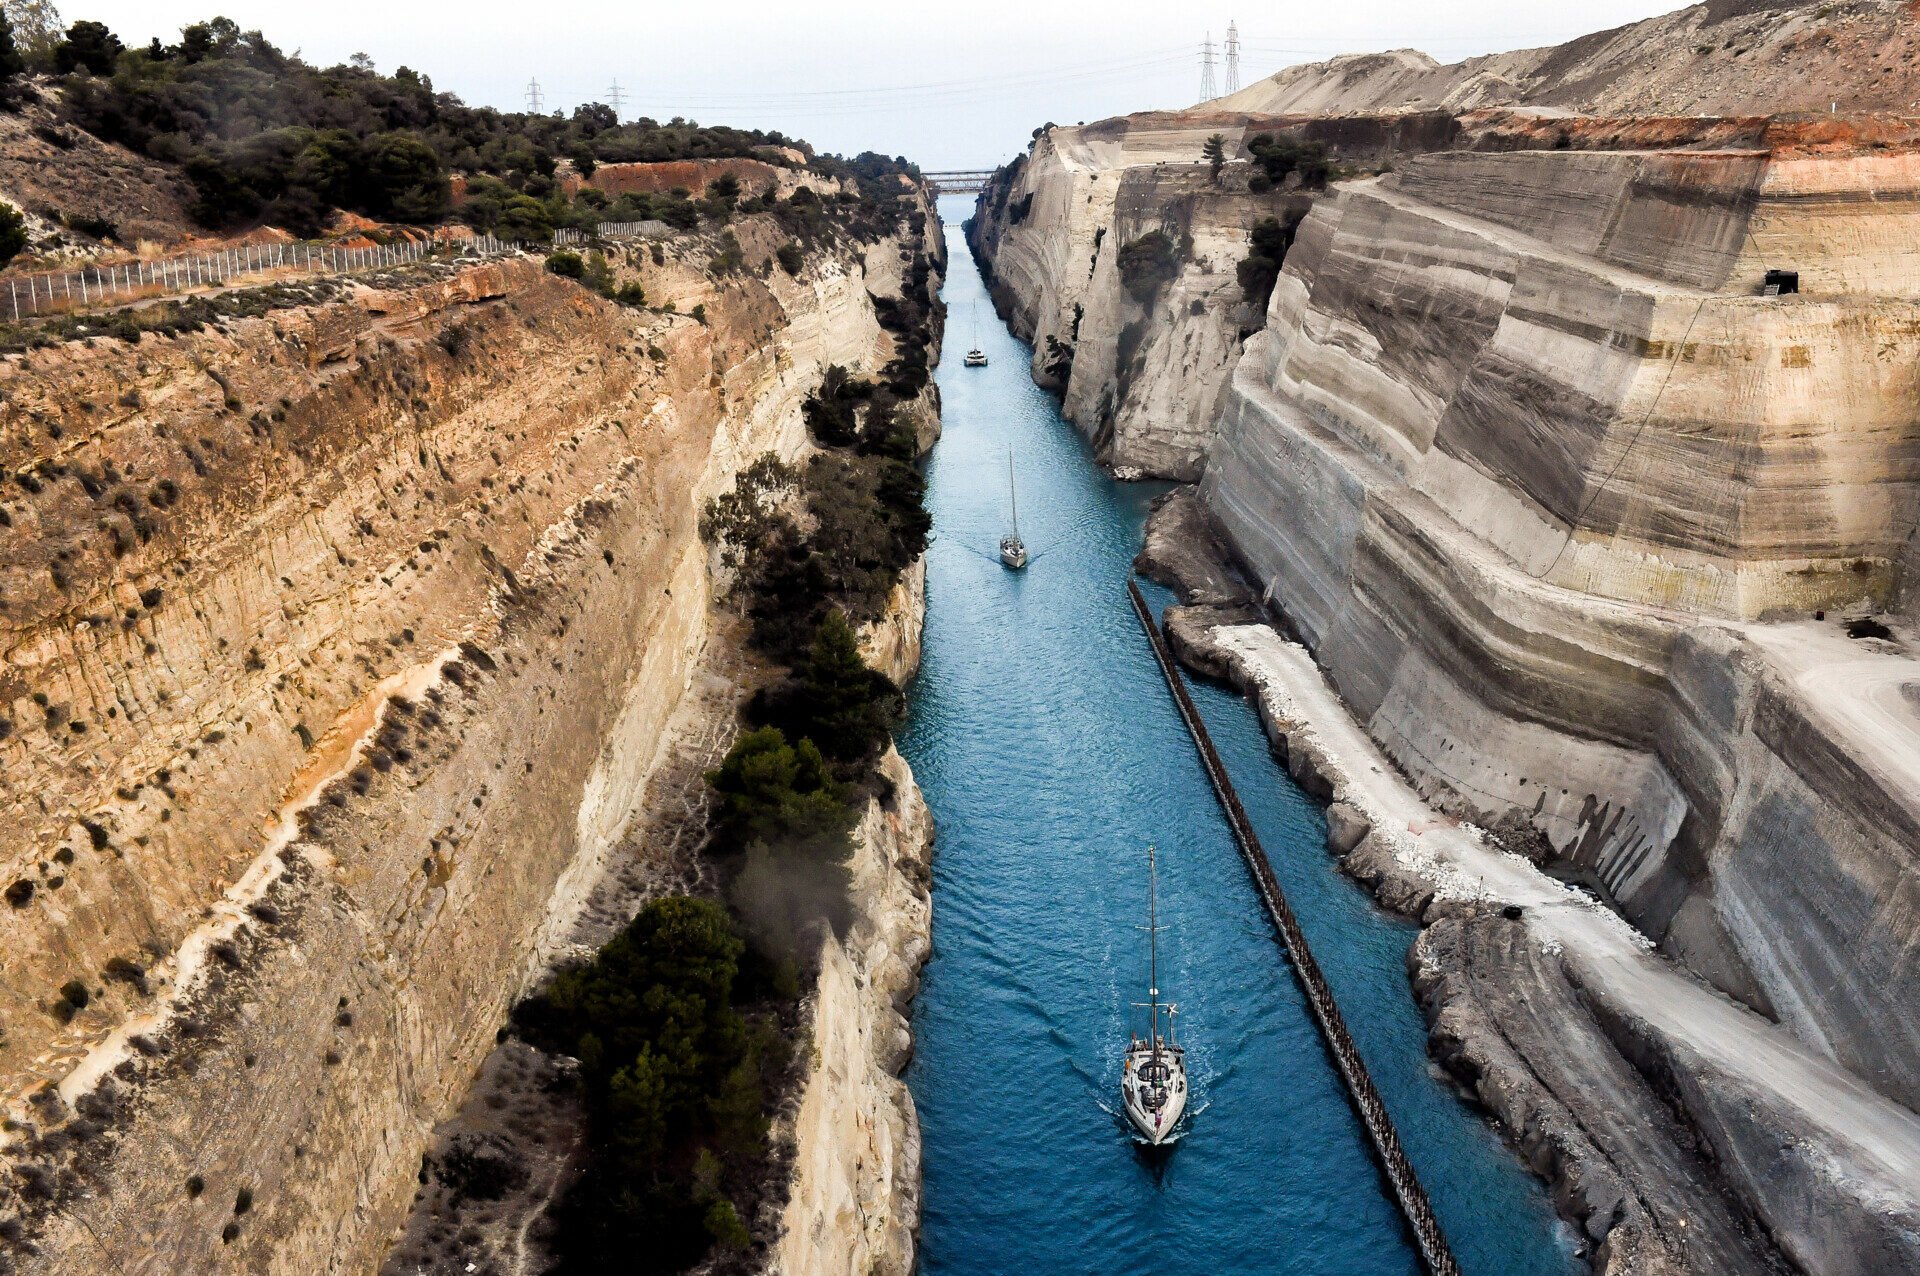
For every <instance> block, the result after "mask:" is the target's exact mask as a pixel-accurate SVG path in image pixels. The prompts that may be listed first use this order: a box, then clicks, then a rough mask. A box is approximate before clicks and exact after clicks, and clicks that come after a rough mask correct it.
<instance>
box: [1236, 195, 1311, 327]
mask: <svg viewBox="0 0 1920 1276" xmlns="http://www.w3.org/2000/svg"><path fill="white" fill-rule="evenodd" d="M1304 216H1305V213H1304V212H1302V211H1301V210H1298V209H1288V210H1287V211H1286V213H1285V215H1284V218H1276V217H1266V218H1262V219H1261V220H1260V221H1259V222H1258V223H1256V224H1255V225H1254V228H1253V234H1252V236H1251V237H1250V240H1249V242H1248V245H1247V255H1246V257H1245V258H1244V259H1242V260H1241V262H1240V264H1239V265H1238V266H1236V267H1235V268H1234V273H1235V274H1236V275H1237V276H1238V277H1239V280H1240V293H1241V295H1242V296H1244V297H1245V298H1246V299H1247V303H1248V304H1249V305H1251V306H1253V307H1255V308H1256V309H1259V310H1265V309H1266V308H1267V302H1268V300H1269V299H1271V298H1272V296H1273V286H1274V284H1275V283H1276V282H1278V281H1279V278H1280V267H1281V266H1282V265H1283V264H1285V262H1286V259H1287V249H1289V248H1291V247H1292V246H1293V237H1294V234H1295V232H1297V231H1298V230H1299V227H1300V221H1301V219H1302V218H1303V217H1304Z"/></svg>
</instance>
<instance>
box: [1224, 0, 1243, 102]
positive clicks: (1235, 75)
mask: <svg viewBox="0 0 1920 1276" xmlns="http://www.w3.org/2000/svg"><path fill="white" fill-rule="evenodd" d="M1239 91H1240V26H1239V24H1238V23H1236V22H1235V21H1234V20H1233V19H1231V18H1229V19H1227V92H1228V93H1238V92H1239Z"/></svg>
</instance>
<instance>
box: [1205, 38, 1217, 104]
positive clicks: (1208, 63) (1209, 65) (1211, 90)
mask: <svg viewBox="0 0 1920 1276" xmlns="http://www.w3.org/2000/svg"><path fill="white" fill-rule="evenodd" d="M1219 96H1220V93H1219V90H1218V89H1216V88H1215V87H1214V83H1213V32H1211V31H1209V32H1207V38H1206V39H1204V40H1202V41H1201V42H1200V100H1201V101H1202V102H1211V101H1213V99H1215V98H1217V97H1219Z"/></svg>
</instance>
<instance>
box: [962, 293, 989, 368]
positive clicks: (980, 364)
mask: <svg viewBox="0 0 1920 1276" xmlns="http://www.w3.org/2000/svg"><path fill="white" fill-rule="evenodd" d="M967 313H968V314H969V315H970V316H971V323H970V324H969V326H968V329H967V335H968V337H969V339H971V340H972V342H973V349H971V350H969V351H967V357H966V358H965V359H963V360H961V362H963V363H965V364H966V365H967V366H968V367H969V368H984V367H986V366H987V352H986V351H985V350H982V349H981V348H980V307H979V303H977V302H976V303H975V304H974V307H973V309H972V310H970V311H968V312H967Z"/></svg>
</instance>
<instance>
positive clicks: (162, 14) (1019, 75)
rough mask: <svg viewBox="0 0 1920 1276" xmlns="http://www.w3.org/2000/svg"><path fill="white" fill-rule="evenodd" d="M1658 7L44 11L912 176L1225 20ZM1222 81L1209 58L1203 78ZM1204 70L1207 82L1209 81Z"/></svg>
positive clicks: (1326, 33) (1650, 7) (1527, 32)
mask: <svg viewBox="0 0 1920 1276" xmlns="http://www.w3.org/2000/svg"><path fill="white" fill-rule="evenodd" d="M1676 7H1678V5H1677V4H1675V3H1672V0H1666V2H1662V0H1562V2H1561V3H1558V4H1552V5H1542V4H1540V3H1538V2H1537V0H1532V2H1529V3H1522V2H1521V0H1455V2H1454V3H1452V4H1436V3H1433V2H1432V0H1358V2H1357V3H1348V4H1311V5H1310V4H1293V5H1287V6H1284V7H1282V6H1279V5H1274V4H1266V5H1254V4H1247V3H1240V2H1238V0H1218V2H1216V0H1197V2H1195V3H1187V2H1184V0H1173V3H1165V2H1159V3H1149V2H1148V0H1074V2H1073V3H1044V2H1043V3H1034V2H1033V0H1027V2H1025V3H1017V2H1015V0H963V2H962V3H942V4H934V3H926V2H925V0H919V2H916V0H887V2H886V3H880V2H877V0H854V2H850V3H837V4H807V3H804V2H802V3H793V2H792V0H787V2H785V3H771V2H769V0H749V2H744V3H742V2H736V3H726V2H725V0H671V3H661V2H660V0H642V2H640V3H625V4H617V3H609V2H606V0H601V2H599V3H594V2H592V0H547V2H545V3H533V4H529V3H525V2H524V0H518V2H515V3H503V2H502V0H466V2H465V3H461V4H457V5H455V4H444V3H424V4H423V3H418V2H417V0H415V2H414V3H406V2H401V3H395V2H394V0H384V2H380V3H376V2H375V0H329V3H326V4H300V5H292V4H287V3H285V0H89V2H88V3H84V4H83V3H79V2H78V0H75V2H73V3H62V4H61V13H62V16H63V17H65V18H66V20H68V21H72V20H74V19H75V18H94V19H97V20H99V21H102V22H105V23H106V24H107V25H108V26H110V27H112V28H113V30H114V31H115V32H116V33H117V34H118V35H119V36H120V37H121V39H123V40H125V41H126V42H127V43H128V44H134V43H140V44H144V43H146V42H147V40H148V39H149V38H151V37H153V36H156V35H158V36H160V37H162V38H163V39H166V40H172V39H174V38H176V37H177V34H178V31H179V28H180V27H181V26H182V25H183V24H185V23H188V22H192V21H196V20H200V19H203V18H206V17H209V16H212V15H213V14H215V13H225V14H226V16H228V17H230V18H232V19H233V20H234V21H236V22H238V23H239V24H240V25H241V26H242V27H245V28H249V29H251V28H258V29H260V30H261V31H263V32H265V33H266V35H267V38H268V39H270V40H272V41H273V42H274V43H276V44H278V45H279V46H280V47H282V48H284V49H289V50H293V49H298V50H300V51H301V52H302V53H303V55H304V56H305V57H306V58H307V60H309V61H311V62H315V63H318V64H321V65H331V64H333V63H336V62H340V61H343V60H344V59H345V58H346V57H347V56H348V55H349V54H352V53H356V52H364V53H366V54H368V55H369V56H370V57H372V58H373V60H374V62H375V64H376V65H377V66H379V68H380V69H381V70H383V71H390V70H392V69H393V68H394V67H396V66H402V65H405V66H410V67H413V68H414V69H415V70H417V71H422V72H425V73H426V74H428V75H430V76H432V77H433V82H434V85H435V87H437V88H440V89H443V90H451V91H452V92H455V93H458V94H459V95H460V96H461V97H462V98H464V99H465V100H467V101H468V102H473V103H480V104H487V105H492V106H499V107H511V108H521V107H524V106H525V94H524V90H525V88H526V84H527V81H528V79H529V78H530V77H536V76H537V77H538V78H539V81H540V86H541V88H542V90H543V91H544V93H545V96H546V103H545V108H546V109H547V110H552V109H553V108H554V107H556V106H558V107H562V108H565V109H567V110H571V109H572V108H573V107H574V106H575V105H576V104H578V103H580V102H585V101H596V100H598V101H605V100H607V89H608V87H609V86H610V85H611V84H612V82H613V81H614V79H615V78H616V77H618V79H619V82H620V86H621V87H622V89H624V90H625V91H626V93H627V94H628V97H627V99H626V104H625V107H624V109H623V112H622V114H623V115H625V116H628V117H631V116H634V115H642V114H644V115H652V116H654V117H656V118H659V119H666V118H669V117H671V116H674V115H684V116H687V117H689V118H692V119H697V120H700V121H703V122H711V123H721V124H738V125H745V126H756V127H761V128H777V129H780V130H781V131H783V132H786V133H789V134H792V135H795V136H798V137H803V138H806V139H807V140H808V141H810V142H812V143H813V144H814V145H815V146H817V147H819V148H820V149H822V150H828V151H840V152H843V153H848V154H851V153H853V152H855V151H861V150H877V151H885V152H887V153H889V154H896V155H905V156H907V157H908V158H909V159H912V160H915V161H917V162H919V163H920V164H921V165H922V166H924V167H927V168H936V169H937V168H964V167H972V166H975V165H989V164H994V163H997V162H999V161H1001V160H1004V159H1006V158H1008V157H1009V156H1011V155H1012V154H1013V153H1014V152H1015V151H1017V150H1019V149H1020V148H1021V147H1023V146H1025V145H1026V142H1027V137H1028V135H1029V133H1030V132H1031V131H1032V129H1033V128H1034V126H1036V125H1038V124H1042V123H1045V122H1046V121H1048V120H1055V121H1059V122H1061V123H1071V122H1074V121H1079V120H1091V119H1098V118H1100V117H1102V116H1107V115H1115V114H1121V113H1124V112H1126V111H1134V110H1144V109H1148V108H1151V107H1168V106H1184V105H1187V104H1189V103H1191V102H1192V101H1194V100H1195V98H1196V97H1197V96H1198V94H1199V87H1200V64H1199V47H1200V41H1201V39H1202V38H1203V37H1204V36H1205V35H1206V34H1207V33H1208V32H1209V31H1211V32H1212V34H1213V38H1214V40H1215V41H1216V42H1218V41H1219V40H1220V39H1221V37H1222V36H1223V35H1224V34H1225V31H1226V27H1227V22H1228V20H1229V19H1237V20H1238V22H1239V28H1240V39H1241V46H1242V53H1241V82H1242V83H1243V84H1245V83H1251V82H1252V81H1254V80H1256V79H1258V78H1260V77H1262V76H1265V75H1270V74H1272V73H1273V72H1274V71H1276V70H1279V69H1280V68H1281V67H1283V66H1288V65H1292V64H1294V63H1298V62H1314V61H1319V60H1320V59H1322V58H1324V57H1327V56H1330V55H1331V54H1334V53H1341V52H1356V51H1363V50H1372V49H1392V48H1403V47H1408V46H1412V47H1415V48H1420V49H1424V50H1426V51H1427V52H1428V53H1431V54H1433V55H1434V56H1435V57H1438V58H1440V59H1441V60H1443V61H1455V60H1457V59H1459V58H1462V57H1467V56H1470V55H1472V54H1476V53H1486V52H1491V51H1494V50H1499V49H1512V48H1524V47H1527V46H1530V45H1540V44H1553V43H1557V42H1559V41H1561V40H1565V39H1567V38H1569V37H1571V36H1576V35H1581V34H1584V33H1586V32H1588V31H1594V30H1599V29H1602V28H1606V27H1613V26H1618V25H1620V24H1621V23H1625V22H1631V21H1634V20H1636V19H1639V18H1644V17H1648V16H1650V15H1652V14H1655V13H1660V12H1664V11H1666V10H1669V9H1672V8H1676ZM1216 74H1218V75H1220V76H1222V77H1223V78H1224V68H1223V69H1222V70H1221V71H1219V72H1216ZM1224 87H1225V86H1224V82H1223V83H1222V88H1224Z"/></svg>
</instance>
